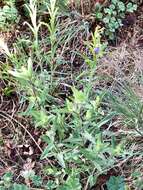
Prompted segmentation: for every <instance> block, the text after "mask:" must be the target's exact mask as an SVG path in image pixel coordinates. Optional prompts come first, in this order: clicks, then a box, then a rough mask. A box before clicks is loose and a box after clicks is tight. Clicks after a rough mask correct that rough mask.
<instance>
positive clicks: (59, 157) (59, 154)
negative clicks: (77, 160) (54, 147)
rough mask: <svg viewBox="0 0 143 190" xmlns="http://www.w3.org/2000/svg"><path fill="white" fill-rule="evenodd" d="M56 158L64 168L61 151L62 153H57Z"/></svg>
mask: <svg viewBox="0 0 143 190" xmlns="http://www.w3.org/2000/svg"><path fill="white" fill-rule="evenodd" d="M57 159H58V162H59V164H60V165H61V166H62V167H63V168H65V167H66V165H65V161H64V156H63V153H62V152H61V153H58V154H57Z"/></svg>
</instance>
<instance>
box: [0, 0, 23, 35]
mask: <svg viewBox="0 0 143 190" xmlns="http://www.w3.org/2000/svg"><path fill="white" fill-rule="evenodd" d="M18 21H19V16H18V11H17V9H16V7H15V2H14V1H6V4H5V5H4V6H3V7H2V8H0V30H2V31H6V30H8V29H10V27H12V25H14V24H15V23H18Z"/></svg>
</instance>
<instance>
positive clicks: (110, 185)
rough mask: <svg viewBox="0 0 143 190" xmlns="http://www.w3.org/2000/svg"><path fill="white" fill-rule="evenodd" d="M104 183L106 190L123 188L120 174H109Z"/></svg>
mask: <svg viewBox="0 0 143 190" xmlns="http://www.w3.org/2000/svg"><path fill="white" fill-rule="evenodd" d="M106 185H107V189H108V190H125V182H124V178H123V177H122V176H117V177H115V176H111V177H110V179H109V181H108V182H107V183H106Z"/></svg>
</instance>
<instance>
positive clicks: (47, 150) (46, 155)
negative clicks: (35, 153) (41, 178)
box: [40, 143, 55, 160]
mask: <svg viewBox="0 0 143 190" xmlns="http://www.w3.org/2000/svg"><path fill="white" fill-rule="evenodd" d="M53 148H55V145H54V144H53V143H50V144H49V145H48V146H47V147H46V148H45V149H44V151H43V153H42V154H41V157H40V159H41V160H43V159H45V158H47V157H48V156H49V152H50V151H51V150H52V149H53Z"/></svg>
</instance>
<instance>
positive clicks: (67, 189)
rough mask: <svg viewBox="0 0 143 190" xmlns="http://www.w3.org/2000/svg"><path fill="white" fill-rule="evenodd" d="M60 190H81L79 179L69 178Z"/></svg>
mask: <svg viewBox="0 0 143 190" xmlns="http://www.w3.org/2000/svg"><path fill="white" fill-rule="evenodd" d="M58 190H81V184H80V182H79V179H78V178H77V177H75V176H70V177H68V179H67V181H66V183H65V184H64V185H62V186H61V187H59V188H58Z"/></svg>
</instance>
